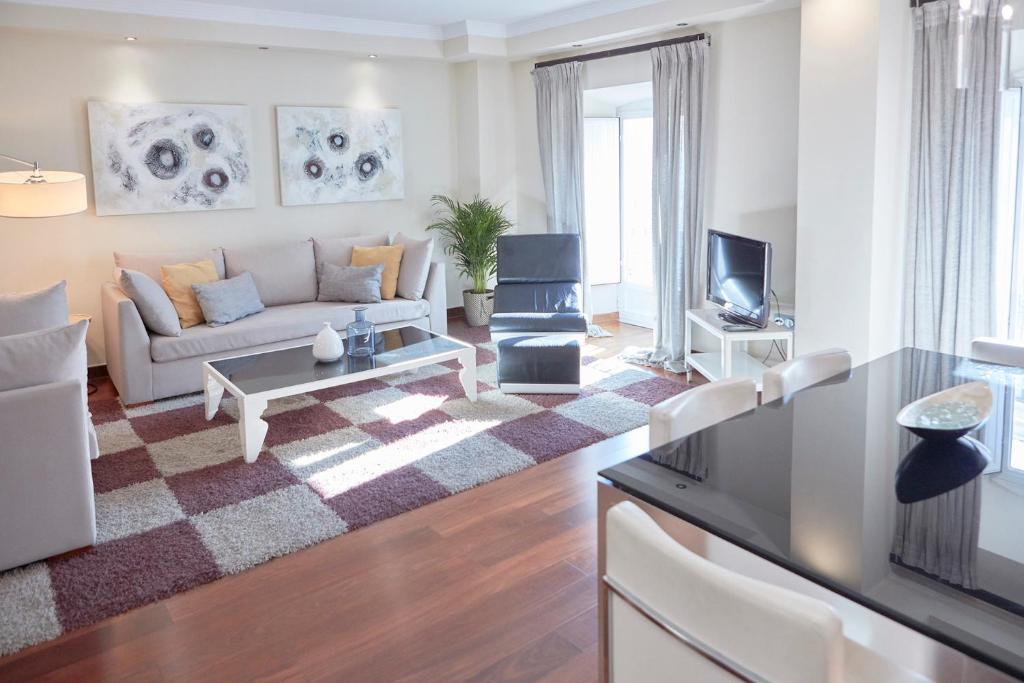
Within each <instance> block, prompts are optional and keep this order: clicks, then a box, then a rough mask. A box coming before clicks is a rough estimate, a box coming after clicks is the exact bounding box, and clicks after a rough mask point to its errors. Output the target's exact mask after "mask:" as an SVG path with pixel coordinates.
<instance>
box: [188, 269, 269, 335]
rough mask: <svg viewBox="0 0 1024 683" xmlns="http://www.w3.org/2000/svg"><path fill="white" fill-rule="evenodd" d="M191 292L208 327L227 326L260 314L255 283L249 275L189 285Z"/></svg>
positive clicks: (260, 302) (262, 308) (260, 303)
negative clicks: (193, 293)
mask: <svg viewBox="0 0 1024 683" xmlns="http://www.w3.org/2000/svg"><path fill="white" fill-rule="evenodd" d="M192 291H193V292H195V293H196V299H198V300H199V307H200V308H201V309H203V317H205V318H206V324H207V325H209V326H210V327H218V326H220V325H227V324H228V323H233V322H235V321H236V320H241V319H242V318H245V317H246V316H250V315H253V314H255V313H259V312H261V311H263V310H264V306H263V302H262V301H261V300H260V292H259V290H258V289H256V281H255V280H254V279H253V277H252V275H250V274H249V273H242V274H241V275H236V276H235V277H229V278H228V279H227V280H217V281H216V282H207V283H204V284H200V285H192Z"/></svg>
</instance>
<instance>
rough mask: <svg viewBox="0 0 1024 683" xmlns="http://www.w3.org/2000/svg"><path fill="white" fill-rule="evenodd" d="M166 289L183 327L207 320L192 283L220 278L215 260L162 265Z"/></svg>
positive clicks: (198, 283)
mask: <svg viewBox="0 0 1024 683" xmlns="http://www.w3.org/2000/svg"><path fill="white" fill-rule="evenodd" d="M160 275H161V278H162V280H163V287H164V291H165V292H167V297H168V298H169V299H170V300H171V303H172V304H174V310H176V311H177V312H178V320H180V321H181V326H182V327H194V326H195V325H198V324H199V323H201V322H205V321H206V318H204V317H203V309H201V308H200V307H199V300H198V299H196V293H195V292H193V291H192V285H200V284H204V283H207V282H216V281H217V280H219V279H220V277H218V275H217V267H216V266H214V265H213V261H209V260H207V261H197V262H196V263H176V264H175V265H173V266H160Z"/></svg>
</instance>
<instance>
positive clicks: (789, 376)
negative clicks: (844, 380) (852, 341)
mask: <svg viewBox="0 0 1024 683" xmlns="http://www.w3.org/2000/svg"><path fill="white" fill-rule="evenodd" d="M852 365H853V359H852V358H850V354H849V352H847V351H845V350H844V349H825V350H824V351H815V352H814V353H807V354H804V355H803V356H800V357H799V358H794V359H792V360H787V361H786V362H785V363H779V364H778V365H776V366H773V367H771V368H768V369H767V370H765V371H764V375H762V377H761V403H762V404H763V403H770V402H772V401H774V400H776V399H779V398H782V397H784V396H786V397H788V396H792V395H793V394H795V393H796V392H798V391H800V390H801V389H806V388H807V387H809V386H811V385H814V384H817V383H818V382H823V381H824V380H826V379H829V378H831V377H835V376H836V375H843V374H847V373H849V372H850V368H851V367H852Z"/></svg>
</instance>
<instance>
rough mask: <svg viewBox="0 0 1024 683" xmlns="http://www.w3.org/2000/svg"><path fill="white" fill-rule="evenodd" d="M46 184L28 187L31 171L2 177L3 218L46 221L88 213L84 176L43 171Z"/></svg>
mask: <svg viewBox="0 0 1024 683" xmlns="http://www.w3.org/2000/svg"><path fill="white" fill-rule="evenodd" d="M39 173H40V175H42V176H43V178H44V179H45V180H46V182H45V183H28V182H25V181H26V180H28V178H29V176H31V175H32V172H31V171H11V172H8V173H0V216H7V217H9V218H43V217H46V216H66V215H67V214H69V213H78V212H80V211H85V209H86V207H87V206H88V203H89V202H88V199H87V197H86V191H85V176H84V175H82V174H81V173H71V172H68V171H40V172H39Z"/></svg>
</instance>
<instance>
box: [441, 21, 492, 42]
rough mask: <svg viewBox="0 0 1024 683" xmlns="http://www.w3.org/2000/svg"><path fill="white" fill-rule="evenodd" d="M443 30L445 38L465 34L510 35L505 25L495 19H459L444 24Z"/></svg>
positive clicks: (485, 36) (458, 36) (482, 35)
mask: <svg viewBox="0 0 1024 683" xmlns="http://www.w3.org/2000/svg"><path fill="white" fill-rule="evenodd" d="M441 32H442V34H443V37H444V39H445V40H449V39H451V38H461V37H463V36H478V37H480V38H507V37H508V31H506V29H505V25H504V24H499V23H497V22H493V21H473V20H468V21H457V22H455V23H454V24H445V25H444V26H442V27H441Z"/></svg>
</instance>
